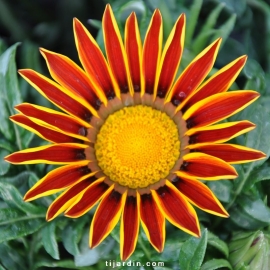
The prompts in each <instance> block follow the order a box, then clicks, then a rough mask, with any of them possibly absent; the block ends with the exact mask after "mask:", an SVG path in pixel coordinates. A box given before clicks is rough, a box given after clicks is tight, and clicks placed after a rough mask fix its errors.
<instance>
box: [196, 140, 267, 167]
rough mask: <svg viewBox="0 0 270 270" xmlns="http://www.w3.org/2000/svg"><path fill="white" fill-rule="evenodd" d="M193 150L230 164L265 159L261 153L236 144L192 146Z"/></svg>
mask: <svg viewBox="0 0 270 270" xmlns="http://www.w3.org/2000/svg"><path fill="white" fill-rule="evenodd" d="M194 149H195V151H200V152H203V153H205V154H208V155H211V156H215V157H217V158H220V159H222V160H224V161H226V162H228V163H231V164H239V163H246V162H251V161H255V160H259V159H263V158H265V157H266V155H265V154H264V153H263V152H261V151H257V150H254V149H251V148H248V147H244V146H240V145H236V144H211V145H197V146H195V145H194Z"/></svg>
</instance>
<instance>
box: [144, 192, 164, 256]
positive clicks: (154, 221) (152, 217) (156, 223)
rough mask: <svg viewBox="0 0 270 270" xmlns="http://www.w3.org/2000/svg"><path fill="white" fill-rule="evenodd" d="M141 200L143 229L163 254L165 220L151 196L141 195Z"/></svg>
mask: <svg viewBox="0 0 270 270" xmlns="http://www.w3.org/2000/svg"><path fill="white" fill-rule="evenodd" d="M139 198H140V199H139V209H140V217H141V222H142V227H143V229H144V231H145V234H146V236H147V238H148V240H149V242H150V243H151V244H152V246H153V247H154V248H155V249H156V250H157V251H158V252H161V251H162V250H163V248H164V242H165V218H164V216H163V214H162V213H161V212H160V210H159V208H158V206H157V202H156V201H155V200H154V198H153V196H152V195H151V194H144V195H140V197H139Z"/></svg>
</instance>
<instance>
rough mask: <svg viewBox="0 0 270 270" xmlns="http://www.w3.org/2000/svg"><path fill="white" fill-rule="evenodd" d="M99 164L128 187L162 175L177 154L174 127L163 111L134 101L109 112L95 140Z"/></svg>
mask: <svg viewBox="0 0 270 270" xmlns="http://www.w3.org/2000/svg"><path fill="white" fill-rule="evenodd" d="M95 153H96V158H97V162H98V165H99V167H100V168H101V169H102V170H103V172H104V174H105V175H107V176H108V177H109V178H110V179H111V180H112V181H114V182H117V183H119V184H120V185H122V186H126V187H129V188H132V189H136V188H144V187H147V186H149V185H151V184H154V183H156V182H158V181H159V180H160V179H163V178H165V177H166V176H167V175H168V174H169V173H170V170H171V169H172V167H173V166H174V164H175V162H176V161H177V159H178V158H179V155H180V141H179V134H178V129H177V126H176V124H175V123H174V121H173V120H172V119H171V118H170V117H169V116H168V115H167V114H166V113H164V112H161V111H158V110H156V109H153V108H152V107H148V106H144V105H137V106H133V107H125V108H123V109H121V110H119V111H117V112H115V113H113V114H111V115H110V116H109V117H108V118H107V119H106V121H105V123H104V124H103V126H102V127H101V129H100V131H99V133H98V135H97V140H96V143H95Z"/></svg>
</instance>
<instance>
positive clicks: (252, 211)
mask: <svg viewBox="0 0 270 270" xmlns="http://www.w3.org/2000/svg"><path fill="white" fill-rule="evenodd" d="M237 202H238V203H239V205H240V206H241V208H242V210H243V211H244V212H245V213H247V214H248V215H250V216H251V217H252V218H254V219H256V220H258V221H261V222H264V223H265V224H266V225H267V224H270V209H269V208H268V207H267V206H266V205H265V204H264V203H263V201H262V200H261V199H252V198H250V196H244V195H243V196H241V197H240V198H239V199H238V201H237Z"/></svg>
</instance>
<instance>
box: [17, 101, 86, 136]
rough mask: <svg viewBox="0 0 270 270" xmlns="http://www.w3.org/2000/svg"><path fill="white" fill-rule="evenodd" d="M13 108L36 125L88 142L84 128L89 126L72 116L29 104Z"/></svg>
mask: <svg viewBox="0 0 270 270" xmlns="http://www.w3.org/2000/svg"><path fill="white" fill-rule="evenodd" d="M15 108H16V110H18V111H19V112H21V113H22V114H24V115H26V116H27V117H29V119H30V120H32V121H33V122H35V123H37V124H38V125H41V126H43V127H46V128H48V129H52V130H55V131H58V132H60V133H63V134H66V135H69V136H72V137H75V138H78V139H80V140H83V141H89V139H88V138H87V137H86V135H87V130H86V128H89V127H90V125H89V124H88V125H86V124H85V123H84V122H82V121H78V120H77V119H76V118H74V117H72V116H69V115H66V114H63V113H60V112H57V111H55V110H51V109H49V108H46V107H42V106H38V105H33V104H30V103H22V104H19V105H17V106H15Z"/></svg>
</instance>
